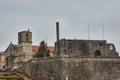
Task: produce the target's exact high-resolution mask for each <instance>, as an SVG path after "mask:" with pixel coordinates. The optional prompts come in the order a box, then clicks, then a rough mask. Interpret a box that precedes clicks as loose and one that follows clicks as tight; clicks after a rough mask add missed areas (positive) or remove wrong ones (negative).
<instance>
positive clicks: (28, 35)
mask: <svg viewBox="0 0 120 80" xmlns="http://www.w3.org/2000/svg"><path fill="white" fill-rule="evenodd" d="M18 44H19V46H20V51H19V52H20V53H21V54H22V55H23V58H24V61H28V60H30V59H32V56H33V54H32V32H30V30H29V29H28V30H27V31H22V32H19V33H18Z"/></svg>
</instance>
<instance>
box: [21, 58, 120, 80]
mask: <svg viewBox="0 0 120 80" xmlns="http://www.w3.org/2000/svg"><path fill="white" fill-rule="evenodd" d="M22 69H23V70H24V71H25V72H27V73H28V74H29V75H30V76H31V77H33V78H38V80H39V79H43V80H48V79H50V78H54V80H65V77H66V76H68V78H69V80H118V77H119V76H120V58H59V59H48V60H46V59H41V60H33V61H30V62H29V63H27V64H25V65H24V66H23V67H22ZM36 80H37V79H36Z"/></svg>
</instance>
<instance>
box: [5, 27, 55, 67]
mask: <svg viewBox="0 0 120 80" xmlns="http://www.w3.org/2000/svg"><path fill="white" fill-rule="evenodd" d="M47 47H48V49H49V50H50V55H52V54H53V52H54V46H47ZM38 49H39V46H36V45H32V32H31V31H30V30H29V29H28V30H27V31H22V32H19V33H18V44H13V43H12V42H11V43H10V44H9V46H8V47H7V49H6V50H5V68H12V67H14V66H20V65H21V64H23V63H24V62H27V61H29V60H31V59H32V58H33V56H34V55H35V53H36V52H37V51H38Z"/></svg>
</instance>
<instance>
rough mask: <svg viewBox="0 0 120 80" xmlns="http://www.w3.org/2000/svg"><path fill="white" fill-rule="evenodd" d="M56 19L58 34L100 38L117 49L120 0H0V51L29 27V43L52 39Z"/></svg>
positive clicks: (68, 37) (15, 41)
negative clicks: (31, 37) (31, 38)
mask: <svg viewBox="0 0 120 80" xmlns="http://www.w3.org/2000/svg"><path fill="white" fill-rule="evenodd" d="M56 21H59V22H60V37H61V38H67V39H74V38H77V39H88V22H89V28H90V29H89V31H90V32H89V35H90V39H91V40H92V39H93V40H102V39H103V30H102V24H103V23H104V39H105V40H107V42H108V43H114V44H115V46H116V47H117V51H118V52H120V49H119V48H120V36H119V35H120V0H0V51H4V50H5V49H6V48H7V46H8V45H9V43H10V41H12V42H13V43H14V44H17V42H18V37H17V33H18V32H20V31H24V30H27V29H30V30H31V31H32V33H33V44H34V45H39V43H40V41H42V40H46V41H47V42H48V45H54V42H55V41H56V32H55V30H56V29H55V24H56Z"/></svg>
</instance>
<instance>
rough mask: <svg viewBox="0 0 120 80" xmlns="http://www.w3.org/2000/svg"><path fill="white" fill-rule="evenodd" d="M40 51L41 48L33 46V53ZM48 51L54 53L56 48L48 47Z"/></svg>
mask: <svg viewBox="0 0 120 80" xmlns="http://www.w3.org/2000/svg"><path fill="white" fill-rule="evenodd" d="M38 49H39V46H35V45H33V46H32V50H33V51H38ZM48 49H49V50H50V52H53V51H54V46H48Z"/></svg>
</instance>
